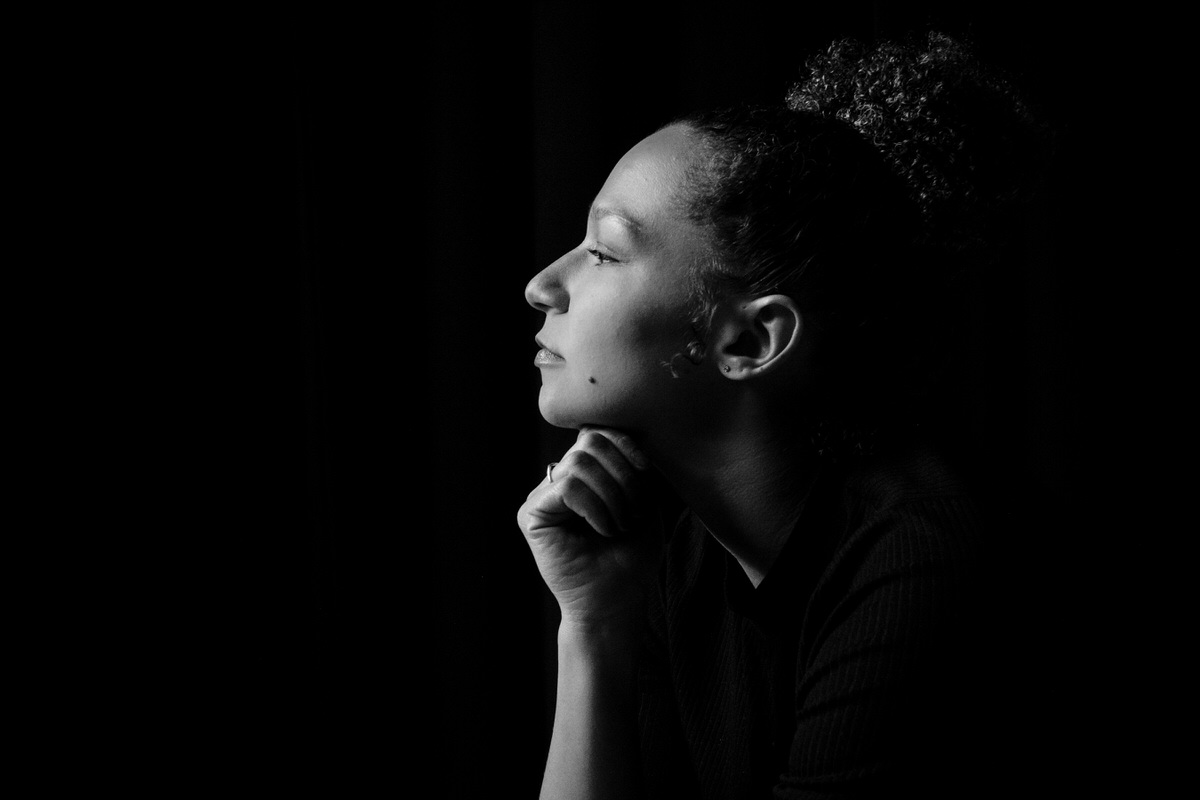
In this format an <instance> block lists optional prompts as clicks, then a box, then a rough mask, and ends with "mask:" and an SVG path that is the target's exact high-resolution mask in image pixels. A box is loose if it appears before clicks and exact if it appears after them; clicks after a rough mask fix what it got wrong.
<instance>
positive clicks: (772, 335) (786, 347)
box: [711, 294, 804, 380]
mask: <svg viewBox="0 0 1200 800" xmlns="http://www.w3.org/2000/svg"><path fill="white" fill-rule="evenodd" d="M803 332H804V318H803V315H802V314H801V313H800V309H799V308H798V307H797V306H796V303H795V302H794V301H793V300H792V298H790V297H788V296H787V295H782V294H772V295H763V296H761V297H751V298H747V297H734V298H730V299H729V300H727V301H726V302H725V303H723V304H722V306H721V307H720V308H718V310H717V312H716V314H714V316H713V324H712V328H711V337H712V344H713V352H714V354H715V355H716V357H717V358H716V360H717V362H718V363H719V364H720V365H721V372H722V374H723V375H725V376H726V377H728V378H730V379H733V380H743V379H746V378H752V377H755V376H757V375H761V374H764V373H766V372H773V371H775V370H776V369H778V368H780V367H781V366H782V365H784V364H786V363H788V362H790V361H791V360H792V359H793V356H795V354H796V353H797V352H798V350H799V344H800V340H801V337H802V335H803Z"/></svg>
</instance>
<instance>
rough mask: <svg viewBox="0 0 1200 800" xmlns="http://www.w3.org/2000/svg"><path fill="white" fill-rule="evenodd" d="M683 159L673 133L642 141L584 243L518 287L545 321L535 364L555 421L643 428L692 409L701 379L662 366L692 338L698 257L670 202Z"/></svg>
mask: <svg viewBox="0 0 1200 800" xmlns="http://www.w3.org/2000/svg"><path fill="white" fill-rule="evenodd" d="M690 152H691V150H690V146H689V139H688V134H687V132H686V131H685V130H684V129H683V128H682V127H678V126H673V127H669V128H665V129H663V130H661V131H658V132H657V133H655V134H653V135H651V136H649V137H647V138H646V139H644V140H642V141H641V142H639V143H638V144H637V145H636V146H635V147H634V148H633V149H631V150H630V151H629V152H628V153H626V154H625V156H624V157H622V158H621V160H620V161H619V162H618V163H617V165H616V166H615V167H614V168H613V170H612V172H611V173H610V174H609V176H608V179H607V180H606V181H605V183H604V186H603V187H602V188H601V189H600V192H599V194H597V195H596V198H595V200H594V202H593V204H592V207H591V209H590V212H589V214H588V219H587V231H586V235H585V237H584V239H583V241H582V242H581V243H580V244H579V245H578V246H577V247H575V248H574V249H572V250H570V251H569V252H567V253H566V254H564V255H563V256H562V257H561V258H559V259H558V260H557V261H555V262H554V263H552V264H551V265H550V266H548V267H546V268H545V269H543V270H542V271H541V272H539V273H538V274H537V275H536V276H535V277H534V278H533V280H531V281H530V282H529V285H528V286H527V287H526V289H525V298H526V300H527V301H528V302H529V304H530V305H532V306H533V307H534V308H536V309H538V310H539V311H541V312H543V313H544V314H545V315H546V318H545V321H544V324H543V326H542V329H541V331H540V333H539V334H538V336H537V341H538V344H539V345H540V346H541V348H542V349H541V350H540V351H539V352H538V354H537V356H536V358H535V364H536V365H537V367H538V368H539V369H540V370H541V374H542V388H541V392H540V394H539V399H538V405H539V408H540V410H541V413H542V416H543V417H544V418H545V419H546V420H547V421H548V422H550V423H551V424H553V425H557V426H561V427H572V428H577V427H579V426H581V425H603V426H610V427H619V428H624V429H627V430H630V431H646V430H652V429H654V428H655V426H660V425H664V424H669V423H671V422H678V421H679V419H680V415H681V414H682V415H684V416H686V414H687V409H688V408H689V407H694V406H695V405H696V403H695V393H696V391H697V389H698V388H699V387H698V386H697V385H696V384H697V382H696V381H694V380H681V379H679V378H675V377H672V375H671V371H670V370H669V369H668V368H667V367H666V366H664V365H665V364H668V363H670V362H671V361H672V359H673V358H674V357H675V356H677V355H678V354H679V353H681V352H682V351H683V350H684V348H685V346H686V344H687V342H688V341H689V339H690V338H691V327H690V323H689V320H688V313H689V305H688V299H689V293H688V287H689V280H688V273H689V270H690V268H691V267H692V265H693V264H695V263H696V262H697V260H698V259H700V258H702V257H704V255H705V253H706V243H705V237H704V233H703V231H702V229H701V228H699V227H698V226H697V225H696V224H695V223H693V222H691V221H690V220H688V219H686V218H685V217H683V216H682V215H681V214H680V213H679V211H678V209H677V208H676V207H675V204H674V203H673V202H672V200H673V197H674V194H675V190H676V189H677V187H678V186H679V185H680V182H681V181H682V179H683V177H684V172H685V169H686V167H687V165H688V163H689V158H690V157H691V156H690Z"/></svg>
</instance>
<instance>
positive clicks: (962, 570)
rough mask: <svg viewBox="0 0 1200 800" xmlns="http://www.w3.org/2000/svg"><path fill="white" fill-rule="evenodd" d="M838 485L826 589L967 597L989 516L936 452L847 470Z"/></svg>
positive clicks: (915, 450) (918, 450) (829, 518)
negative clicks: (871, 590) (986, 516)
mask: <svg viewBox="0 0 1200 800" xmlns="http://www.w3.org/2000/svg"><path fill="white" fill-rule="evenodd" d="M831 484H832V485H831V486H830V487H829V489H830V491H831V494H832V496H830V497H827V498H825V502H826V503H827V504H828V508H827V511H826V515H825V520H826V524H828V525H829V527H830V528H832V529H833V531H832V533H833V536H834V540H833V541H831V543H830V550H829V555H830V558H829V560H828V562H827V567H826V570H825V573H824V575H823V576H822V580H821V582H820V583H821V585H822V587H823V588H824V589H825V590H826V591H827V592H832V593H833V594H837V595H842V594H844V593H846V592H853V591H854V590H855V588H856V587H857V588H863V587H867V586H871V587H875V588H876V589H880V588H885V589H886V587H891V588H892V589H894V590H896V591H898V592H901V593H904V592H918V593H924V592H927V591H928V592H936V593H938V594H942V593H943V592H945V593H946V594H948V595H950V596H960V595H961V594H962V592H963V591H965V590H966V589H967V588H968V587H969V586H970V584H971V583H972V581H974V580H975V579H977V578H978V577H980V575H981V567H982V553H983V548H984V546H985V538H984V537H985V533H984V532H985V530H986V526H985V524H984V519H983V517H982V515H981V513H980V510H979V507H978V505H977V503H976V501H975V499H974V497H973V496H972V493H971V492H970V490H969V489H968V486H967V484H966V483H965V482H964V481H963V480H962V479H961V478H960V476H959V475H958V474H957V472H956V471H955V469H954V468H953V467H952V466H951V465H950V464H949V463H948V462H947V461H946V460H945V459H943V458H942V457H940V456H939V455H938V454H937V453H936V452H934V451H933V450H932V449H930V448H929V447H927V446H924V445H914V446H911V447H906V448H903V449H900V450H895V451H892V452H889V453H887V454H885V455H882V456H880V457H877V458H872V459H870V460H866V461H863V462H861V463H859V464H856V465H854V466H853V467H851V468H844V469H842V470H840V471H839V474H838V475H837V476H836V477H835V478H834V479H833V480H832V481H831ZM884 593H885V594H887V593H888V592H887V591H885V592H884Z"/></svg>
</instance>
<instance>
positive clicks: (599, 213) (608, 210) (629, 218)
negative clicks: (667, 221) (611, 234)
mask: <svg viewBox="0 0 1200 800" xmlns="http://www.w3.org/2000/svg"><path fill="white" fill-rule="evenodd" d="M588 215H589V216H590V217H591V218H592V219H594V220H596V221H597V222H599V221H600V219H601V217H616V218H617V219H619V220H621V222H623V223H625V227H627V228H629V230H630V231H632V232H633V233H634V234H635V235H637V236H641V235H642V233H643V229H644V226H643V225H642V223H641V222H639V221H638V220H637V219H636V218H635V217H634V216H633V215H631V214H628V213H626V212H624V211H622V210H620V209H616V208H613V207H612V206H604V205H596V206H592V207H591V209H589V211H588Z"/></svg>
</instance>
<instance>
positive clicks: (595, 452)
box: [564, 429, 648, 503]
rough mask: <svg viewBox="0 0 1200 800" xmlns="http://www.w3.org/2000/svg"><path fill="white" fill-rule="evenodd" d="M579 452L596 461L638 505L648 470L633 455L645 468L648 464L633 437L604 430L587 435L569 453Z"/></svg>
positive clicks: (581, 436)
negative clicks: (641, 474) (640, 485)
mask: <svg viewBox="0 0 1200 800" xmlns="http://www.w3.org/2000/svg"><path fill="white" fill-rule="evenodd" d="M575 452H583V453H586V454H588V455H590V456H591V457H592V458H594V459H595V460H596V461H597V462H598V463H599V464H600V466H601V467H603V468H604V469H605V470H606V471H607V472H608V473H609V475H611V476H612V478H613V479H614V480H615V481H616V483H617V484H618V485H619V486H620V488H621V491H622V492H623V493H624V494H625V497H626V498H627V499H628V501H629V502H631V503H632V502H636V501H637V497H638V492H637V483H638V479H639V478H638V474H639V472H640V471H641V470H642V469H644V467H639V466H638V464H637V463H636V462H634V461H633V460H632V459H631V457H630V455H631V454H632V455H633V456H634V457H636V458H638V459H641V463H643V464H648V462H647V461H646V460H645V457H644V456H643V455H641V451H640V450H638V449H637V446H636V445H634V444H633V440H632V439H631V438H630V437H629V436H627V435H626V434H622V433H618V432H616V431H607V430H604V429H591V430H588V431H583V432H581V433H580V435H579V439H578V440H577V441H576V443H575V446H574V447H573V448H572V450H571V451H568V456H569V455H571V454H572V453H575ZM565 459H566V457H564V460H565Z"/></svg>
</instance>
